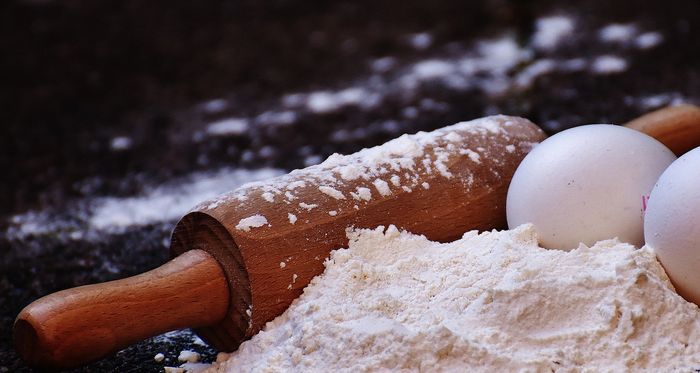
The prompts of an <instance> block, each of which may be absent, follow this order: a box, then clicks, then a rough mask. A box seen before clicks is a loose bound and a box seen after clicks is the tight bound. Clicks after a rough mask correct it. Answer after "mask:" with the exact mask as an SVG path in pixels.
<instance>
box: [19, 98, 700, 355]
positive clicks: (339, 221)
mask: <svg viewBox="0 0 700 373" xmlns="http://www.w3.org/2000/svg"><path fill="white" fill-rule="evenodd" d="M666 110H670V109H666ZM672 110H674V111H673V112H672V113H671V114H670V115H666V116H663V113H664V112H661V111H660V112H661V113H662V115H659V114H657V115H656V116H654V117H652V119H653V120H652V121H651V122H652V123H651V124H649V122H650V121H648V120H647V121H646V122H645V121H643V120H642V121H641V122H639V121H640V120H641V119H643V118H644V117H642V118H640V119H638V120H635V121H633V122H632V123H634V122H637V125H638V127H635V128H638V129H641V130H642V131H644V132H647V133H651V134H653V135H655V136H656V137H657V138H658V139H659V140H660V141H661V142H664V143H665V144H666V145H667V146H669V147H671V149H673V150H674V151H675V150H676V148H677V147H674V144H675V141H676V138H675V136H674V135H673V134H674V133H675V132H674V131H673V129H672V128H673V127H674V126H676V125H678V123H680V124H681V125H682V126H681V125H678V126H679V127H682V128H685V129H684V131H686V133H688V134H691V135H692V136H695V140H697V138H698V137H700V110H699V109H698V108H696V107H692V106H686V107H683V108H681V109H678V108H674V109H672ZM667 114H668V113H667ZM658 118H662V119H658ZM655 121H656V122H655ZM674 121H675V123H676V124H675V125H674V124H673V123H674ZM639 123H641V125H639ZM669 124H670V125H669ZM659 126H664V127H666V129H665V130H664V131H661V132H659V133H655V132H653V130H654V129H656V128H659ZM544 138H545V135H544V133H543V132H542V131H541V130H540V129H539V128H538V127H537V126H536V125H534V124H533V123H531V122H529V121H527V120H525V119H522V118H516V117H508V116H495V117H488V118H483V119H479V120H475V121H471V122H464V123H460V124H457V125H454V126H450V127H445V128H443V129H439V130H436V131H433V132H431V133H427V134H426V133H420V134H417V135H413V136H402V137H401V138H399V139H396V140H392V141H390V142H389V143H387V144H384V145H382V146H379V147H375V148H371V149H368V150H364V151H361V152H359V153H356V154H353V155H349V156H333V157H331V158H330V159H329V160H328V161H326V162H324V163H323V164H321V165H317V166H313V167H310V168H307V169H303V170H297V171H293V172H292V173H290V174H288V175H285V176H282V177H279V178H275V179H271V180H270V181H267V182H263V183H257V184H253V185H248V186H243V187H241V188H239V189H237V190H236V191H234V192H232V193H229V194H228V195H224V196H222V197H220V198H218V199H216V200H213V201H207V202H205V203H203V204H201V205H199V206H198V207H196V208H195V209H194V210H193V212H191V213H189V214H187V215H185V216H184V217H183V218H182V219H181V221H180V222H179V223H178V224H177V226H176V228H175V230H174V232H173V236H172V244H171V252H172V254H173V256H174V257H175V259H173V260H172V261H170V262H168V263H166V264H164V265H163V266H161V267H159V268H157V269H154V270H152V271H149V272H146V273H144V274H141V275H138V276H134V277H131V278H127V279H123V280H117V281H111V282H107V283H103V284H96V285H87V286H82V287H78V288H74V289H68V290H64V291H60V292H57V293H54V294H51V295H48V296H46V297H44V298H41V299H39V300H37V301H35V302H34V303H32V304H30V305H29V306H27V307H26V308H25V309H24V310H22V312H21V313H20V314H19V316H18V317H17V319H16V321H15V334H14V339H15V346H16V349H17V351H18V352H19V354H20V356H21V357H22V358H23V359H24V360H25V361H26V362H27V363H28V364H29V365H31V366H35V367H44V368H71V367H75V366H79V365H82V364H85V363H87V362H90V361H94V360H97V359H99V358H101V357H103V356H105V355H107V354H109V353H111V352H115V351H117V350H119V349H121V348H124V347H126V346H128V345H130V344H133V343H136V342H138V341H140V340H143V339H145V338H148V337H150V336H154V335H157V334H160V333H163V332H166V331H170V330H175V329H181V328H187V327H192V328H195V329H196V331H197V332H198V334H199V335H200V336H201V337H202V338H203V339H204V340H205V341H206V342H207V343H209V344H211V345H212V346H214V347H215V348H217V349H219V350H221V351H233V350H235V349H236V348H237V347H238V346H239V345H240V343H241V342H243V341H244V340H246V339H248V338H250V337H251V336H253V335H254V334H255V333H257V332H258V331H259V330H260V329H261V328H262V327H263V326H264V324H265V323H266V322H268V321H270V320H272V319H273V318H274V317H276V316H278V315H279V314H281V313H282V312H283V311H284V310H285V309H286V308H287V307H288V306H289V304H290V303H291V302H292V301H293V300H294V299H295V298H297V297H298V296H299V295H300V294H301V292H302V290H303V288H304V287H305V286H306V285H307V284H308V283H309V282H310V281H311V279H312V278H313V277H314V276H316V275H318V274H320V273H321V272H323V268H324V267H323V261H324V259H325V258H326V257H327V256H328V254H329V252H330V251H331V250H333V249H336V248H340V247H347V244H348V242H347V238H346V234H345V232H346V229H347V228H348V227H358V228H374V227H376V226H378V225H385V226H386V225H389V224H394V225H396V226H397V227H399V228H402V229H406V230H409V231H411V232H414V233H418V234H424V235H426V236H427V237H428V238H429V239H431V240H436V241H450V240H454V239H457V238H459V237H461V235H462V234H463V233H464V232H466V231H468V230H473V229H478V230H490V229H494V228H505V227H506V220H505V199H506V193H507V190H508V185H509V183H510V179H511V177H512V175H513V173H514V172H515V169H516V168H517V166H518V164H519V163H520V161H521V160H522V159H523V158H524V156H525V155H526V154H527V152H528V151H529V150H530V148H531V146H532V144H533V143H537V142H540V141H542V140H543V139H544ZM695 140H694V141H695Z"/></svg>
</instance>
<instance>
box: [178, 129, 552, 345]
mask: <svg viewBox="0 0 700 373" xmlns="http://www.w3.org/2000/svg"><path fill="white" fill-rule="evenodd" d="M494 121H495V122H496V123H498V126H499V128H500V130H498V131H489V130H486V131H476V132H475V131H472V130H468V129H465V130H456V131H453V132H455V134H456V135H458V136H459V137H460V138H461V141H460V148H461V149H474V151H478V152H479V153H480V154H481V155H482V156H481V157H480V158H478V162H476V161H475V160H474V158H473V154H472V155H471V157H470V154H469V153H468V152H460V151H456V150H455V151H453V152H450V153H449V155H448V156H447V158H446V159H443V160H444V162H443V165H444V166H446V168H447V170H448V171H449V172H450V173H451V174H452V177H450V178H448V177H445V176H444V175H443V174H441V173H440V172H437V171H436V170H435V169H434V167H433V168H431V167H430V165H427V166H426V165H425V164H424V162H423V161H424V159H426V158H427V159H430V160H435V159H436V158H437V157H439V156H440V155H439V154H437V153H436V149H439V148H444V147H448V146H449V144H447V140H445V139H444V137H438V140H437V141H436V142H435V143H434V144H433V145H429V146H427V147H426V148H425V152H424V154H422V155H421V156H420V157H418V158H416V159H414V161H415V162H414V163H415V164H416V167H415V173H416V175H418V178H419V182H418V183H417V186H414V187H411V188H410V189H411V190H410V191H407V190H405V189H403V188H401V187H399V186H396V185H393V184H392V183H388V186H389V188H390V190H391V194H389V195H381V194H380V193H378V191H377V189H376V188H375V187H374V186H373V184H372V180H364V179H357V180H354V181H347V182H342V183H339V184H337V185H334V187H333V188H334V189H335V190H336V191H337V192H339V193H340V194H342V195H343V196H344V198H342V199H338V198H334V197H333V196H330V195H328V194H324V193H322V192H320V191H319V185H322V184H323V183H325V182H326V181H327V180H325V179H323V178H319V176H318V175H317V173H318V172H319V167H322V166H318V167H316V168H313V167H312V168H309V169H304V170H299V171H296V172H293V173H291V174H289V175H285V176H282V177H280V178H277V179H273V180H271V181H269V182H266V183H262V184H257V185H254V186H250V187H248V188H247V190H246V193H244V198H241V199H238V198H229V199H223V200H221V199H219V200H216V201H212V202H208V203H204V204H202V205H201V207H200V208H199V209H197V211H195V212H193V213H191V214H188V215H186V216H185V217H184V218H183V219H182V220H181V221H180V223H179V224H178V225H177V227H176V228H175V231H174V233H173V239H172V246H171V250H172V254H173V255H181V254H182V253H184V252H186V251H187V250H189V249H193V248H196V249H202V250H206V251H208V252H210V253H211V254H212V255H213V256H214V257H216V258H217V260H219V261H220V262H222V263H223V268H224V271H225V272H226V277H227V279H228V281H229V285H230V287H231V293H230V294H231V297H232V298H231V302H230V304H231V308H230V309H229V314H228V316H227V317H226V318H225V319H224V320H223V321H222V322H221V323H218V324H216V325H212V326H211V327H207V328H202V329H199V330H198V332H199V334H200V335H201V336H202V337H203V338H204V339H205V340H206V341H207V342H209V343H210V344H212V345H213V346H215V347H216V348H218V349H220V350H223V351H231V350H234V349H236V348H237V347H238V345H239V344H240V343H241V342H242V341H243V340H245V339H247V338H250V337H251V336H253V335H254V334H255V333H257V332H258V331H259V330H260V329H261V328H262V327H263V326H264V325H265V323H266V322H268V321H270V320H272V319H273V318H275V317H276V316H278V315H279V314H281V313H282V312H283V311H284V310H285V309H286V308H287V307H288V306H289V304H290V303H291V302H292V301H293V300H294V299H295V298H297V297H298V296H299V295H300V294H301V292H302V290H303V288H304V287H305V286H306V285H308V283H309V282H310V281H311V279H312V278H313V277H314V276H316V275H318V274H320V273H321V272H323V269H324V266H323V261H324V260H325V259H326V258H327V257H328V254H329V252H330V251H331V250H333V249H337V248H342V247H347V245H348V240H347V238H346V229H347V228H348V227H357V228H374V227H376V226H378V225H385V226H387V225H389V224H393V225H396V226H397V227H399V228H401V229H406V230H409V231H411V232H414V233H417V234H424V235H426V236H427V237H428V238H429V239H431V240H436V241H450V240H454V239H457V238H459V237H461V235H462V234H463V233H464V232H465V231H468V230H473V229H478V230H491V229H498V228H505V227H506V218H505V199H506V193H507V190H508V185H509V183H510V180H511V178H512V175H513V173H514V172H515V169H516V167H517V166H518V164H519V163H520V161H521V160H522V159H523V158H524V156H525V155H526V154H527V152H528V151H529V150H530V149H531V146H532V144H533V143H536V142H539V141H541V140H543V139H544V138H545V135H544V133H543V132H542V131H541V130H540V129H539V127H537V126H536V125H534V124H533V123H531V122H529V121H527V120H525V119H522V118H515V117H506V116H500V117H498V119H494ZM352 161H353V159H348V160H347V162H352ZM341 163H342V162H341ZM397 175H399V176H400V177H401V180H400V181H401V184H403V185H405V184H406V183H407V182H408V179H409V177H408V176H407V175H404V174H403V173H401V172H397ZM335 176H336V177H337V179H340V175H337V174H336V175H335ZM322 179H323V180H322ZM385 179H386V180H387V181H389V180H388V177H385ZM302 182H303V184H304V185H303V186H299V187H296V188H294V189H293V192H294V199H293V200H292V201H290V200H289V199H286V200H285V198H284V197H281V196H282V195H283V192H285V191H288V190H287V189H285V186H290V185H295V183H296V184H297V185H298V184H300V183H302ZM422 183H426V184H425V185H426V187H424V186H423V185H422ZM358 187H366V188H368V189H370V190H371V191H372V198H371V199H370V200H367V201H366V200H358V199H356V198H352V197H351V195H352V193H355V192H356V191H357V188H358ZM271 190H273V191H274V190H279V191H281V193H280V194H274V193H269V191H271ZM266 192H267V193H269V194H268V195H267V196H265V195H264V194H265V193H266ZM239 195H241V193H239ZM271 195H272V196H273V197H274V198H273V199H272V201H270V198H271V197H270V196H271ZM299 203H304V204H306V206H313V205H316V206H317V207H315V208H312V209H307V208H303V207H300V205H299ZM331 212H334V214H332V213H331ZM290 213H291V214H294V216H295V217H296V219H297V220H296V221H295V222H294V223H293V224H292V222H291V221H290V217H289V214H290ZM255 215H260V216H264V217H265V218H266V221H267V224H264V225H263V226H261V227H255V228H250V230H249V231H246V230H242V229H239V228H240V226H239V224H240V223H241V220H242V219H245V218H248V217H250V216H255ZM237 226H239V228H237ZM281 263H284V264H281Z"/></svg>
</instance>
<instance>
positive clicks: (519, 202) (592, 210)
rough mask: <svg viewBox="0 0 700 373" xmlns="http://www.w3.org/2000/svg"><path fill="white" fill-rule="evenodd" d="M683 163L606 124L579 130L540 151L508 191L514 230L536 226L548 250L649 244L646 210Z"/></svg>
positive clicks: (524, 165)
mask: <svg viewBox="0 0 700 373" xmlns="http://www.w3.org/2000/svg"><path fill="white" fill-rule="evenodd" d="M675 159H676V156H675V155H674V154H673V153H672V152H671V151H670V150H669V149H668V148H666V146H664V145H663V144H661V143H660V142H658V141H657V140H655V139H654V138H652V137H650V136H647V135H645V134H643V133H641V132H638V131H635V130H632V129H629V128H625V127H620V126H614V125H607V124H593V125H587V126H581V127H575V128H572V129H569V130H566V131H563V132H560V133H558V134H556V135H554V136H552V137H550V138H548V139H546V140H545V141H543V142H542V143H541V144H539V145H538V146H536V147H535V148H534V149H533V150H532V151H531V152H530V154H528V155H527V156H526V157H525V159H523V161H522V163H521V164H520V166H519V167H518V169H517V170H516V172H515V174H514V175H513V180H512V181H511V184H510V187H509V189H508V198H507V202H506V213H507V217H508V226H509V227H510V228H514V227H516V226H518V225H520V224H523V223H533V224H534V225H535V228H536V229H537V232H538V234H539V237H540V244H541V245H542V246H543V247H546V248H556V249H562V250H571V249H574V248H576V247H578V245H579V243H584V244H586V245H589V246H590V245H593V244H595V242H597V241H600V240H605V239H610V238H615V237H617V238H619V239H620V240H622V241H624V242H629V243H632V244H634V245H637V246H641V245H642V243H643V242H644V233H643V225H644V204H645V202H646V198H647V196H648V195H649V193H650V192H651V189H652V188H653V186H654V183H655V182H656V180H657V179H658V178H659V175H661V173H662V172H663V171H664V170H665V169H666V167H668V165H669V164H671V162H673V161H674V160H675Z"/></svg>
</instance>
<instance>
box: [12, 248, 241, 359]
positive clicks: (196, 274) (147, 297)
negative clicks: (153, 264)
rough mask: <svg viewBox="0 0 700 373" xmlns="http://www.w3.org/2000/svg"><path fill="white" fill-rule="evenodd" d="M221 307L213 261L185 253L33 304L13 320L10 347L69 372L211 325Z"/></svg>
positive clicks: (220, 278)
mask: <svg viewBox="0 0 700 373" xmlns="http://www.w3.org/2000/svg"><path fill="white" fill-rule="evenodd" d="M228 302H229V294H228V283H227V281H226V279H225V277H224V273H223V271H222V270H221V268H220V266H219V264H218V262H217V261H216V260H215V259H214V258H213V257H212V256H211V255H209V254H208V253H206V252H205V251H201V250H192V251H189V252H187V253H184V254H183V255H181V256H179V257H177V258H175V259H173V260H172V261H170V262H168V263H166V264H164V265H163V266H161V267H159V268H156V269H154V270H152V271H149V272H146V273H143V274H141V275H138V276H134V277H130V278H126V279H122V280H116V281H110V282H106V283H102V284H96V285H87V286H81V287H77V288H73V289H68V290H63V291H60V292H57V293H54V294H51V295H48V296H46V297H43V298H41V299H39V300H37V301H35V302H34V303H32V304H30V305H28V306H27V307H26V308H24V310H22V312H21V313H20V314H19V316H17V319H16V320H15V331H14V341H15V348H16V349H17V351H18V352H19V354H20V356H21V357H22V359H23V360H24V361H25V362H27V364H28V365H31V366H33V367H39V368H53V369H56V368H61V369H67V368H72V367H76V366H79V365H82V364H85V363H87V362H90V361H93V360H96V359H99V358H101V357H103V356H105V355H106V354H109V353H111V352H115V351H118V350H120V349H122V348H124V347H126V346H129V345H131V344H133V343H136V342H138V341H141V340H143V339H145V338H148V337H151V336H154V335H158V334H160V333H164V332H166V331H170V330H175V329H182V328H186V327H191V326H193V327H197V326H205V325H211V324H213V323H216V322H218V321H220V320H221V319H223V318H224V316H225V315H226V313H227V309H228Z"/></svg>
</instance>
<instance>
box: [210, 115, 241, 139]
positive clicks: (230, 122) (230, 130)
mask: <svg viewBox="0 0 700 373" xmlns="http://www.w3.org/2000/svg"><path fill="white" fill-rule="evenodd" d="M206 131H207V133H208V134H210V135H213V136H228V135H241V134H244V133H245V132H246V131H248V120H247V119H245V118H229V119H224V120H220V121H218V122H214V123H211V124H209V125H208V126H207V130H206Z"/></svg>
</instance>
